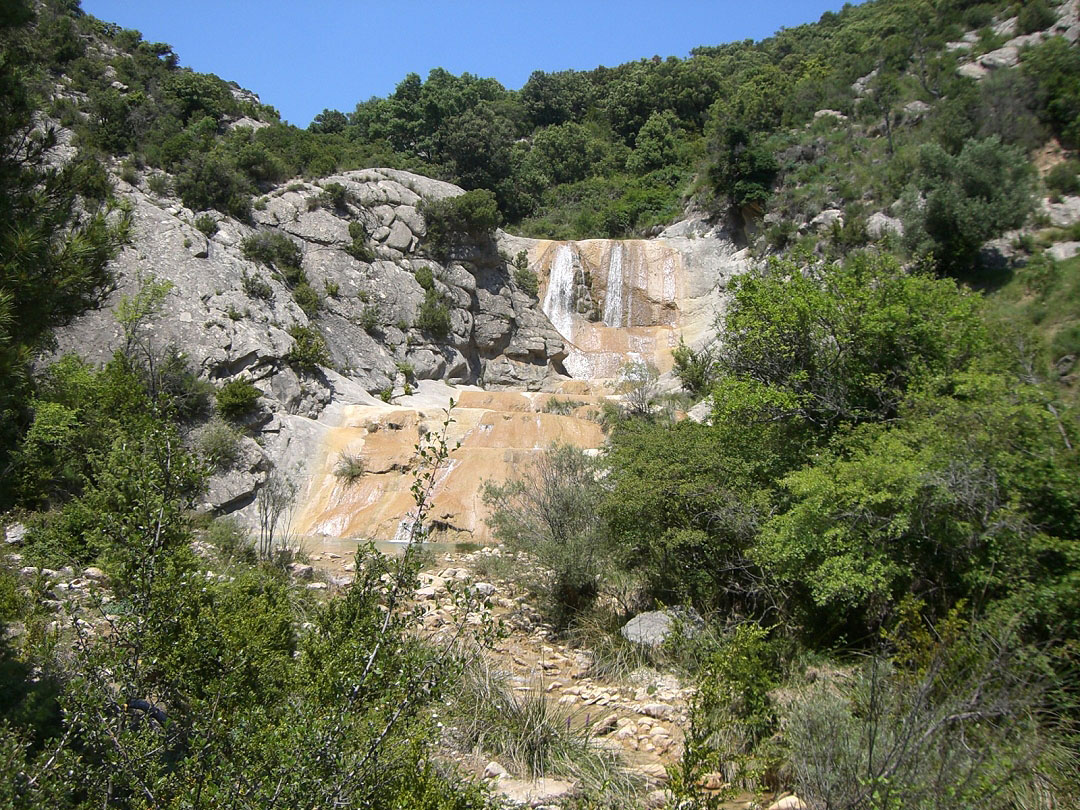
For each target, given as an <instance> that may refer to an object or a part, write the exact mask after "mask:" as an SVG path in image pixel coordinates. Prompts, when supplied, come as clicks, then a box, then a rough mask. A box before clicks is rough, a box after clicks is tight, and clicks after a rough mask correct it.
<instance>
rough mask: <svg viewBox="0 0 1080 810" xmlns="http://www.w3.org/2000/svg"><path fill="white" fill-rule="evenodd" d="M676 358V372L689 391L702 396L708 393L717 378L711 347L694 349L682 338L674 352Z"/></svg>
mask: <svg viewBox="0 0 1080 810" xmlns="http://www.w3.org/2000/svg"><path fill="white" fill-rule="evenodd" d="M672 354H673V359H674V360H675V374H676V376H677V377H678V378H679V381H680V382H681V383H682V384H683V386H684V387H685V388H686V390H687V391H689V392H690V393H691V394H694V395H697V396H700V395H702V394H704V393H706V392H707V391H708V390H709V389H710V388H711V387H712V384H713V382H714V381H715V380H716V373H717V369H716V359H715V358H714V357H713V352H712V350H711V349H709V348H704V349H700V350H698V351H694V350H693V349H691V348H690V347H689V346H687V345H686V343H684V342H683V340H682V338H680V339H679V345H678V346H677V347H676V348H675V351H674V352H673V353H672Z"/></svg>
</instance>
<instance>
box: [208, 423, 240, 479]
mask: <svg viewBox="0 0 1080 810" xmlns="http://www.w3.org/2000/svg"><path fill="white" fill-rule="evenodd" d="M198 449H199V453H200V454H201V455H202V457H203V458H205V459H206V460H207V461H208V462H209V463H210V465H211V466H212V467H214V468H215V469H218V470H227V469H230V468H231V467H233V466H234V465H235V464H236V462H237V461H238V460H239V459H240V434H238V433H237V432H236V429H235V428H234V427H233V426H232V425H230V424H229V423H228V422H226V421H225V420H224V419H219V418H214V419H211V420H210V421H209V422H207V423H206V425H205V426H204V427H203V428H202V430H200V431H199V436H198Z"/></svg>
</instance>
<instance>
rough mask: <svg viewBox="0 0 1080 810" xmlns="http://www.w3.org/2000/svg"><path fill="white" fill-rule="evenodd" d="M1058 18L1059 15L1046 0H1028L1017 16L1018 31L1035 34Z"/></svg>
mask: <svg viewBox="0 0 1080 810" xmlns="http://www.w3.org/2000/svg"><path fill="white" fill-rule="evenodd" d="M1056 20H1057V15H1056V14H1055V13H1054V12H1053V11H1052V10H1051V9H1050V7H1049V6H1047V5H1046V3H1045V2H1044V0H1027V2H1026V3H1024V5H1023V7H1022V8H1021V9H1020V13H1019V14H1018V15H1017V18H1016V28H1017V33H1020V34H1034V33H1035V32H1036V31H1042V30H1044V29H1046V28H1049V27H1050V26H1051V25H1053V24H1054V22H1055V21H1056Z"/></svg>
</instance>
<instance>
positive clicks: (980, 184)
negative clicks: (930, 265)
mask: <svg viewBox="0 0 1080 810" xmlns="http://www.w3.org/2000/svg"><path fill="white" fill-rule="evenodd" d="M1031 174H1032V172H1031V165H1030V163H1028V160H1027V157H1026V156H1025V155H1024V154H1023V152H1022V150H1020V149H1018V148H1016V147H1012V146H1006V145H1004V144H1002V143H1001V141H1000V140H999V139H998V138H996V137H993V138H987V139H985V140H981V141H968V142H967V143H966V144H964V148H963V149H962V150H961V152H960V154H959V155H950V154H949V153H948V152H946V151H945V150H944V149H942V148H941V147H940V146H938V145H937V144H933V143H932V144H927V145H926V146H923V147H922V149H921V150H920V152H919V171H918V177H917V179H916V186H917V188H918V190H919V191H921V192H922V194H923V195H925V201H924V202H922V203H919V202H917V201H916V200H915V199H913V198H911V197H909V199H908V201H907V206H906V216H905V220H906V221H905V235H904V238H905V241H906V242H907V245H908V247H909V249H910V250H912V252H915V253H924V254H928V253H932V254H933V256H934V260H935V261H936V262H937V265H938V268H939V269H940V270H941V271H942V272H944V273H948V274H952V275H960V274H964V273H968V272H971V271H972V270H973V269H974V268H975V264H976V261H977V259H978V253H979V249H980V248H981V247H982V245H983V244H984V243H985V242H986V241H987V240H988V239H993V238H994V237H995V236H999V235H1001V234H1002V233H1003V232H1004V231H1006V230H1008V229H1009V228H1018V227H1020V226H1021V225H1023V224H1024V221H1025V220H1026V219H1027V216H1028V214H1029V213H1030V212H1031V210H1032V207H1033V200H1032V195H1031ZM909 194H910V192H909Z"/></svg>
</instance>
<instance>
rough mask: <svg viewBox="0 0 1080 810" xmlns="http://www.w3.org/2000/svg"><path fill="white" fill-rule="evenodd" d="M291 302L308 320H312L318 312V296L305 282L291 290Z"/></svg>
mask: <svg viewBox="0 0 1080 810" xmlns="http://www.w3.org/2000/svg"><path fill="white" fill-rule="evenodd" d="M293 300H294V301H295V302H296V305H297V306H298V307H300V309H302V310H303V311H304V314H305V315H307V316H308V317H309V318H314V317H315V315H316V314H318V312H319V305H320V303H321V302H320V301H319V294H318V293H317V292H315V290H314V289H312V287H311V285H310V284H308V283H307V282H306V281H301V282H300V283H299V284H297V285H296V288H295V289H294V290H293Z"/></svg>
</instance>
